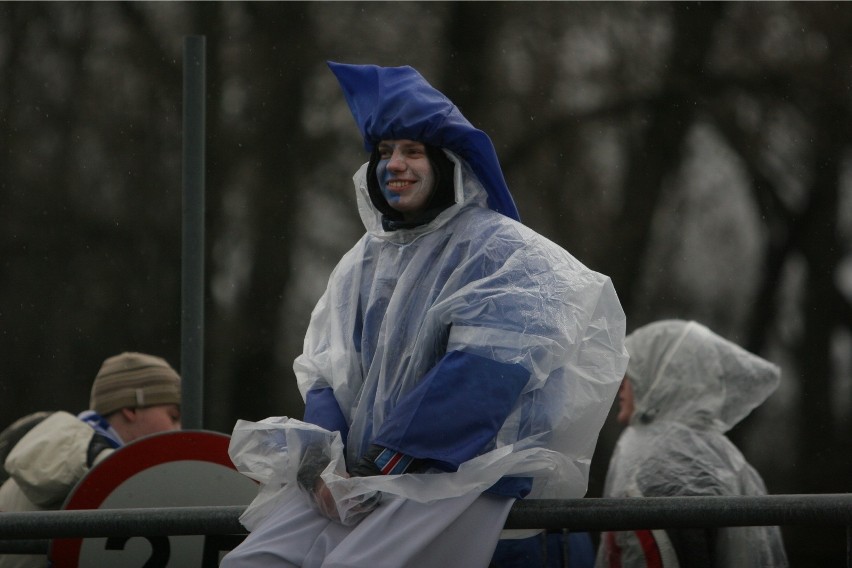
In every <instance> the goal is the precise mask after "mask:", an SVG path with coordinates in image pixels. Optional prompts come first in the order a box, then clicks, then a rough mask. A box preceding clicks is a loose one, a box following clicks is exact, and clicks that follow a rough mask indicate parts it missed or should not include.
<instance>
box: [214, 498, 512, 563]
mask: <svg viewBox="0 0 852 568" xmlns="http://www.w3.org/2000/svg"><path fill="white" fill-rule="evenodd" d="M514 501H515V500H514V499H513V498H511V497H499V496H495V495H489V494H481V495H478V494H472V495H463V496H461V497H455V498H452V499H443V500H440V501H435V502H432V503H418V502H416V501H410V500H407V499H403V498H401V497H396V496H393V495H387V494H386V495H385V496H384V499H383V500H382V503H381V504H380V505H379V506H378V507H377V508H376V509H375V510H374V511H373V512H372V513H370V514H369V515H368V516H367V517H366V518H364V519H363V520H362V521H361V522H360V523H359V524H357V525H355V526H353V527H347V526H344V525H341V524H339V523H336V522H333V521H330V520H329V519H327V518H325V517H323V516H321V515H320V514H319V513H317V512H316V511H315V510H314V509H312V508H311V507H310V505H308V504H307V503H306V502H305V500H304V499H302V498H301V495H299V496H294V498H292V499H289V500H287V501H285V502H282V503H281V505H279V507H278V509H276V510H275V512H273V513H272V514H271V515H270V516H269V517H267V518H266V519H264V520H263V521H262V522H261V523H260V524H259V526H258V527H257V528H256V529H255V530H254V531H252V532H251V534H249V536H248V537H247V538H246V540H245V541H243V543H242V544H240V546H238V547H237V548H235V549H234V550H232V551H231V552H230V553H229V554H228V555H227V556H225V558H224V559H223V560H222V563H221V565H220V566H221V567H222V568H271V567H298V568H319V567H322V568H344V567H345V568H462V567H464V568H486V567H487V566H488V564H489V563H490V562H491V557H492V556H493V554H494V549H495V547H496V546H497V540H498V538H499V537H500V531H501V530H502V528H503V525H504V524H505V522H506V517H507V516H508V515H509V509H511V507H512V504H513V503H514Z"/></svg>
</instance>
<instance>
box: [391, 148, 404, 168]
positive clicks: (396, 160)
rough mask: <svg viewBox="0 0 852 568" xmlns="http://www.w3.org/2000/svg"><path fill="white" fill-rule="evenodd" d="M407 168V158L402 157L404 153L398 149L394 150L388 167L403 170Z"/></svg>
mask: <svg viewBox="0 0 852 568" xmlns="http://www.w3.org/2000/svg"><path fill="white" fill-rule="evenodd" d="M405 168H406V164H405V160H404V159H403V157H402V153H400V152H399V151H397V150H394V152H393V154H391V157H390V160H388V169H389V170H394V171H397V172H399V171H402V170H404V169H405Z"/></svg>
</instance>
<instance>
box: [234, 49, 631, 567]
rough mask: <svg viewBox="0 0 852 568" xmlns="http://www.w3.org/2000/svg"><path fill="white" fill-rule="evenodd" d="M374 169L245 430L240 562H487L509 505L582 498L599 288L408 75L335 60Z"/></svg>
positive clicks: (602, 321) (620, 368)
mask: <svg viewBox="0 0 852 568" xmlns="http://www.w3.org/2000/svg"><path fill="white" fill-rule="evenodd" d="M329 65H330V67H331V70H332V72H333V73H334V75H335V76H336V78H337V80H338V81H339V83H340V85H341V87H342V89H343V93H344V95H345V97H346V100H347V102H348V103H349V107H350V109H351V111H352V114H353V116H354V118H355V121H356V123H357V125H358V127H359V129H360V131H361V134H362V135H363V139H364V144H365V147H366V149H367V151H368V152H370V159H369V161H368V162H367V163H365V164H364V165H363V166H362V167H361V168H360V169H359V170H358V172H357V173H356V174H355V177H354V182H355V191H356V195H357V201H358V211H359V213H360V215H361V219H362V221H363V222H364V226H365V229H366V233H365V234H364V236H363V237H362V238H361V239H360V240H359V241H358V242H357V243H356V244H355V246H354V247H353V248H352V249H351V250H350V251H349V252H348V253H346V255H345V256H344V257H343V259H342V260H341V261H340V263H339V264H338V265H337V267H336V268H335V269H334V271H333V272H332V274H331V276H330V278H329V282H328V287H327V289H326V290H325V293H324V294H323V295H322V297H321V298H320V300H319V302H318V304H317V305H316V308H315V309H314V311H313V314H312V317H311V322H310V326H309V328H308V330H307V334H306V336H305V342H304V351H303V353H302V354H301V355H300V356H299V357H298V358H297V359H296V361H295V364H294V369H295V373H296V378H297V381H298V385H299V388H300V390H301V392H302V394H303V396H304V397H305V407H306V409H305V416H304V420H303V421H301V420H295V419H292V418H287V417H276V418H269V419H266V420H264V421H261V422H259V423H252V422H246V421H240V422H238V423H237V425H236V426H235V428H234V432H233V436H232V443H231V451H230V453H231V457H232V459H233V461H234V463H235V464H236V465H237V467H238V468H239V469H240V471H243V472H244V473H246V474H247V475H250V476H251V477H252V478H254V479H256V480H258V481H259V482H260V483H261V489H260V491H259V494H258V497H257V499H256V500H255V501H254V502H253V503H252V505H250V506H249V508H248V509H247V511H246V513H245V515H244V516H243V517H242V518H241V520H242V522H243V524H244V525H245V526H246V527H247V528H248V529H249V530H250V531H251V533H250V535H249V536H248V538H247V539H246V540H245V542H244V543H243V544H242V545H241V546H239V547H237V548H236V549H235V550H234V551H232V552H231V553H230V554H229V555H228V556H227V557H226V558H225V559H224V560H223V564H222V565H223V566H225V567H230V568H233V567H237V566H239V567H245V566H257V567H260V566H263V567H269V566H303V567H312V566H324V567H331V566H353V567H355V566H357V567H364V566H376V567H380V566H387V567H395V568H399V567H401V566H406V567H418V566H441V567H444V568H446V567H452V566H464V567H468V568H470V567H474V568H475V567H477V566H482V567H485V566H487V565H488V564H489V561H490V558H491V555H492V553H493V551H494V548H495V546H496V543H497V540H498V537H499V536H500V533H501V529H502V528H503V525H504V523H505V520H506V517H507V515H508V513H509V509H510V508H511V506H512V503H514V501H515V500H516V499H519V498H522V497H525V496H528V495H529V496H534V497H580V496H582V495H584V494H585V491H586V485H587V478H588V468H589V461H590V459H591V456H592V453H593V450H594V447H595V444H596V441H597V437H598V433H599V431H600V428H601V426H602V424H603V421H604V420H605V417H606V415H607V413H608V410H609V407H610V405H611V403H612V400H613V399H614V397H615V393H616V391H617V389H618V384H619V381H620V380H621V377H622V376H623V374H624V369H625V367H626V360H627V356H626V352H625V350H624V347H623V338H624V333H625V329H624V328H625V319H624V313H623V311H622V309H621V306H620V304H619V301H618V298H617V296H616V294H615V291H614V289H613V287H612V284H611V282H610V280H609V279H608V278H607V277H605V276H603V275H601V274H598V273H596V272H593V271H591V270H589V269H587V268H586V267H584V266H583V265H582V264H581V263H580V262H578V261H577V260H576V259H575V258H573V257H572V256H571V255H570V254H568V253H567V252H566V251H564V250H563V249H561V248H560V247H559V246H557V245H556V244H554V243H552V242H550V241H548V240H547V239H545V238H543V237H542V236H540V235H538V234H536V233H535V232H534V231H532V230H531V229H529V228H527V227H526V226H524V225H522V224H521V223H520V222H519V217H518V212H517V210H516V208H515V205H514V201H513V199H512V196H511V194H510V193H509V190H508V188H507V187H506V182H505V181H504V178H503V174H502V172H501V169H500V165H499V162H498V160H497V156H496V153H495V151H494V147H493V145H492V143H491V140H490V139H489V138H488V136H487V135H486V134H485V133H484V132H482V131H480V130H477V129H476V128H474V127H473V126H472V125H471V124H470V122H468V121H467V119H465V118H464V116H462V114H461V112H460V111H459V110H458V108H457V107H456V106H455V105H454V104H453V103H452V102H451V101H450V100H449V99H447V98H446V97H445V96H444V95H443V94H441V93H440V92H438V91H437V90H435V89H434V88H433V87H432V86H431V85H429V84H428V83H427V82H426V81H425V79H424V78H423V77H422V76H421V75H420V74H419V73H418V72H417V71H415V70H414V69H412V68H411V67H378V66H374V65H345V64H337V63H330V64H329Z"/></svg>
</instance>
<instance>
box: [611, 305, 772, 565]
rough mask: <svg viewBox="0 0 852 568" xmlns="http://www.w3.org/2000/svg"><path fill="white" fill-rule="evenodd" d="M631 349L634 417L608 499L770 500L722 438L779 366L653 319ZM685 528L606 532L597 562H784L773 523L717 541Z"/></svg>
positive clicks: (690, 328)
mask: <svg viewBox="0 0 852 568" xmlns="http://www.w3.org/2000/svg"><path fill="white" fill-rule="evenodd" d="M626 345H627V350H628V353H629V354H630V363H629V365H628V368H627V376H628V379H629V380H630V383H631V386H632V388H633V400H634V412H633V415H632V418H631V420H630V424H629V426H628V427H627V428H626V429H625V431H624V432H623V433H622V435H621V437H620V438H619V440H618V443H617V445H616V447H615V450H614V452H613V456H612V459H611V461H610V464H609V470H608V472H607V478H606V485H605V488H604V496H605V497H662V496H696V495H698V496H713V495H765V494H766V488H765V486H764V483H763V480H762V479H761V477H760V475H759V474H758V473H757V471H755V469H754V468H753V467H752V466H751V465H749V464H748V462H746V460H745V458H744V457H743V455H742V454H741V453H740V451H739V450H738V449H737V448H736V446H734V444H733V443H731V441H730V440H729V439H728V438H727V437H726V436H725V434H724V433H725V432H727V431H728V430H729V429H731V428H732V427H733V426H734V425H735V424H737V423H738V422H739V421H740V420H742V419H743V418H744V417H745V416H746V415H748V414H749V412H751V411H752V410H753V409H754V408H756V407H757V406H758V405H760V404H761V403H762V402H763V401H764V400H766V398H767V397H769V395H770V394H771V393H772V392H773V391H774V390H775V389H776V388H777V387H778V382H779V379H780V370H779V369H778V367H777V366H775V365H774V364H772V363H770V362H768V361H766V360H764V359H761V358H760V357H758V356H756V355H753V354H752V353H749V352H748V351H746V350H744V349H742V348H741V347H739V346H738V345H736V344H734V343H731V342H730V341H727V340H726V339H723V338H722V337H719V336H718V335H716V334H715V333H713V332H712V331H710V330H709V329H707V328H706V327H705V326H703V325H701V324H698V323H696V322H685V321H680V320H664V321H659V322H655V323H652V324H649V325H646V326H644V327H642V328H639V329H638V330H636V331H635V332H633V333H632V334H630V335H629V336H628V337H627V339H626ZM689 532H690V531H681V532H680V533H678V532H677V531H669V532H668V533H666V532H665V531H632V532H629V531H623V532H614V533H605V534H604V535H602V537H601V546H600V550H599V553H598V566H599V567H614V566H620V567H624V568H635V567H644V566H664V567H666V568H669V567H671V566H681V567H682V568H686V567H690V566H715V567H723V568H728V567H757V566H760V567H767V568H770V567H772V568H775V567H783V566H786V565H787V561H786V555H785V553H784V547H783V543H782V541H781V534H780V531H779V530H778V528H777V527H742V528H725V529H719V530H718V531H717V532H716V533H715V542H714V539H713V538H710V539H709V540H708V539H707V538H706V537H701V538H700V539H698V541H696V539H695V538H692V537H694V536H695V531H692V537H690V535H689V534H688V533H689ZM698 532H699V533H700V534H702V535H706V534H708V533H704V532H703V531H698ZM701 539H703V542H702V540H701Z"/></svg>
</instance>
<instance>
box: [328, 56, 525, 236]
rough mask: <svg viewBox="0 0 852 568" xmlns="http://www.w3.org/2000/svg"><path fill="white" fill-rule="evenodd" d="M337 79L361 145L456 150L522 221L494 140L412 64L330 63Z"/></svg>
mask: <svg viewBox="0 0 852 568" xmlns="http://www.w3.org/2000/svg"><path fill="white" fill-rule="evenodd" d="M328 66H329V67H330V68H331V71H332V72H333V73H334V75H335V76H336V77H337V80H338V81H339V82H340V87H341V88H342V89H343V94H344V96H345V97H346V102H347V103H349V108H350V110H351V111H352V116H353V117H354V118H355V122H356V123H357V124H358V129H359V130H360V131H361V135H362V136H363V137H364V147H365V148H366V149H367V151H368V152H371V151H372V150H373V148H374V146H375V145H376V144H377V143H378V142H379V141H381V140H398V139H407V140H417V141H418V142H423V143H424V144H431V145H433V146H438V147H441V148H446V149H448V150H450V151H452V152H455V153H456V154H458V155H459V156H460V157H461V158H462V159H464V160H465V161H466V162H467V163H468V164H470V167H471V168H472V169H473V171H474V173H475V174H476V177H477V178H479V181H480V182H481V183H482V185H483V186H484V187H485V190H486V191H487V192H488V205H489V207H490V208H491V209H493V210H495V211H497V212H498V213H502V214H503V215H506V216H507V217H510V218H512V219H515V220H516V221H519V220H520V215H519V214H518V209H517V207H515V202H514V200H513V199H512V194H511V193H509V188H508V187H507V186H506V180H505V179H504V178H503V171H502V170H501V169H500V162H499V160H498V159H497V152H496V151H495V150H494V144H492V142H491V139H490V138H489V137H488V135H487V134H485V133H484V132H483V131H481V130H479V129H477V128H475V127H474V126H473V125H472V124H471V123H470V122H469V121H468V120H467V119H466V118H465V117H464V116H463V115H462V113H461V111H460V110H459V109H458V107H456V105H454V104H453V102H452V101H451V100H450V99H448V98H447V97H446V96H444V95H443V94H442V93H441V92H440V91H438V90H437V89H435V88H434V87H432V86H431V85H430V84H429V83H428V82H427V81H426V79H424V78H423V76H422V75H420V73H418V72H417V71H416V70H415V69H414V68H412V67H409V66H407V65H406V66H404V67H379V66H377V65H348V64H344V63H334V62H332V61H329V62H328Z"/></svg>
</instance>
